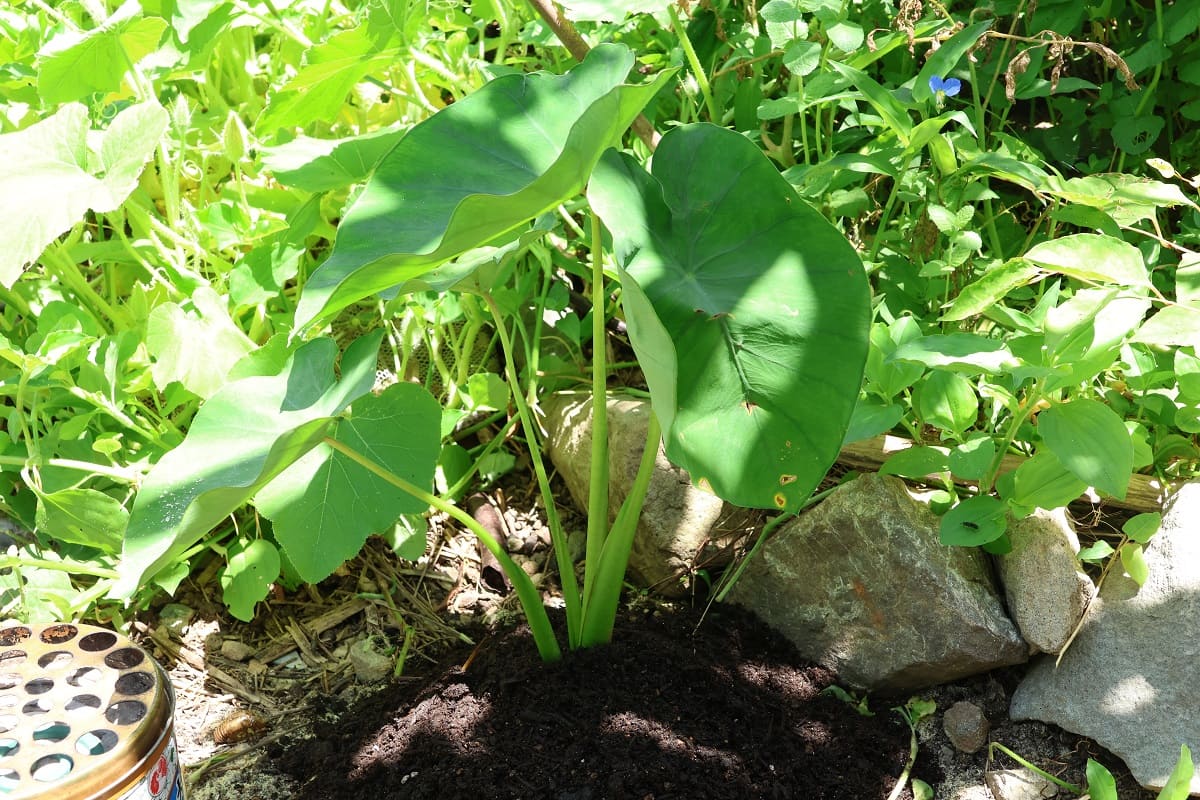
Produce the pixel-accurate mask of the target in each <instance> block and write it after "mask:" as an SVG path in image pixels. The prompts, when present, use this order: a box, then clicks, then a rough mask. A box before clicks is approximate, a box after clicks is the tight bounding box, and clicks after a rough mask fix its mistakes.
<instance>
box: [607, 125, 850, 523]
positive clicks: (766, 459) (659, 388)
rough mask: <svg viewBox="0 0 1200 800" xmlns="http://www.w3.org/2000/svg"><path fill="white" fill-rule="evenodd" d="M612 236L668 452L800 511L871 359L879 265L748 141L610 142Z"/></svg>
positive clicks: (696, 128)
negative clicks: (644, 146)
mask: <svg viewBox="0 0 1200 800" xmlns="http://www.w3.org/2000/svg"><path fill="white" fill-rule="evenodd" d="M588 197H589V200H590V201H591V203H592V207H593V208H594V209H595V210H596V212H597V213H599V214H600V216H601V218H603V220H604V222H605V224H606V225H607V226H608V228H609V230H611V231H612V232H613V238H614V242H615V250H616V254H617V261H618V264H619V266H620V267H621V268H622V275H621V279H622V286H623V293H622V296H623V302H624V307H625V312H626V317H627V320H628V323H629V332H630V339H631V341H632V343H633V347H634V350H635V351H636V352H637V355H638V360H639V361H640V362H641V364H642V367H643V369H644V370H645V373H646V380H647V382H648V384H649V386H650V393H651V398H652V401H653V403H654V409H655V412H656V413H657V414H658V418H659V420H660V421H661V422H662V426H663V431H664V438H665V439H666V447H667V455H668V456H669V457H670V458H671V459H672V460H673V461H674V462H675V463H677V464H679V465H680V466H682V467H684V468H685V469H687V470H688V471H689V472H690V473H691V474H692V477H693V479H695V480H696V481H697V482H699V483H700V484H701V485H705V484H707V485H709V486H710V487H711V488H712V490H713V491H714V492H715V493H716V494H717V495H719V496H720V497H722V498H724V499H726V500H729V501H730V502H733V503H737V504H739V505H744V506H756V507H767V508H769V507H777V508H795V507H797V506H798V505H799V503H800V502H801V501H803V500H804V499H805V498H807V497H808V496H809V494H810V493H811V492H812V490H813V488H814V487H815V486H816V485H817V483H818V482H819V481H820V479H821V477H822V476H823V475H824V474H825V471H826V470H827V469H828V468H829V465H830V464H832V463H833V460H834V458H835V457H836V456H837V453H838V450H839V448H840V446H841V443H842V437H843V434H844V433H845V431H846V427H847V425H848V424H849V420H850V415H851V413H852V412H853V410H854V405H855V401H856V398H857V396H858V390H859V386H860V384H861V382H862V374H863V365H864V363H865V361H866V355H867V341H868V323H869V317H870V308H869V298H868V290H867V279H866V274H865V272H864V270H863V266H862V262H861V261H860V260H859V258H858V256H857V255H856V254H855V252H854V250H853V248H851V246H850V245H849V243H847V241H846V240H845V238H844V237H843V236H842V235H841V234H840V233H838V231H837V230H836V229H835V228H834V227H833V226H832V225H830V224H829V223H828V222H827V221H826V220H825V219H824V218H822V217H821V216H820V215H819V214H818V213H817V212H816V211H814V210H813V209H812V208H810V207H809V206H807V205H806V204H805V203H804V202H803V201H802V200H800V198H799V197H798V196H797V195H796V194H795V192H794V191H793V190H792V188H791V186H790V185H789V184H788V183H787V181H785V180H784V179H783V178H782V177H781V176H780V175H779V174H778V173H777V172H776V170H775V168H774V167H773V166H772V165H771V163H770V162H769V161H768V160H767V158H766V157H765V156H764V155H763V154H762V153H761V152H760V151H759V150H758V148H756V147H755V146H754V145H753V144H752V143H751V142H750V141H748V140H747V139H745V138H743V137H742V136H739V135H738V134H736V133H733V132H732V131H727V130H725V129H723V128H718V127H716V126H713V125H708V124H697V125H686V126H683V127H679V128H676V129H674V130H672V131H671V132H670V133H668V134H667V135H666V136H664V137H663V139H662V142H661V143H660V144H659V147H658V150H657V151H656V152H655V154H654V161H653V167H652V174H647V173H646V172H645V171H644V170H643V169H642V168H641V167H640V166H639V165H638V164H637V162H636V161H634V160H633V159H632V158H630V157H629V156H627V155H623V154H618V153H617V152H615V151H609V152H607V153H605V154H604V156H603V158H601V160H600V163H599V164H598V165H597V167H596V171H595V174H594V175H593V177H592V182H591V185H590V187H589V190H588Z"/></svg>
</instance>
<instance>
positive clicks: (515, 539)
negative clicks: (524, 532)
mask: <svg viewBox="0 0 1200 800" xmlns="http://www.w3.org/2000/svg"><path fill="white" fill-rule="evenodd" d="M524 546H525V540H524V539H522V538H521V537H520V536H510V537H508V538H507V539H505V540H504V549H505V550H507V551H508V552H510V553H519V552H521V548H523V547H524Z"/></svg>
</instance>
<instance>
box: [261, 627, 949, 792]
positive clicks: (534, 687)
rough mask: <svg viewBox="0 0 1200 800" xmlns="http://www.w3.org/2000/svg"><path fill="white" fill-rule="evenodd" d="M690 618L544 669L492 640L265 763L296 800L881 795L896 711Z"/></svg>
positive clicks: (753, 631) (520, 645)
mask: <svg viewBox="0 0 1200 800" xmlns="http://www.w3.org/2000/svg"><path fill="white" fill-rule="evenodd" d="M697 622H698V616H697V615H695V614H694V613H692V612H680V613H669V614H668V613H664V612H662V611H657V612H655V611H650V610H644V611H634V612H630V613H628V614H625V615H623V618H622V620H621V621H620V622H619V624H618V628H617V631H616V634H615V637H614V642H613V643H612V644H611V645H608V646H606V647H603V648H596V649H591V650H585V651H580V652H576V653H568V654H567V655H566V656H565V657H564V659H563V661H562V662H560V663H558V664H554V665H545V664H543V663H541V662H540V661H539V660H538V658H537V655H536V651H535V649H534V647H533V643H532V641H531V639H530V638H529V634H528V632H527V631H524V630H521V629H518V630H515V631H507V632H501V633H496V634H491V635H489V636H487V637H485V638H484V639H483V640H482V642H481V645H480V647H479V648H478V651H477V652H476V654H475V657H474V658H473V659H472V660H471V661H470V663H469V664H468V666H467V668H466V670H463V669H462V668H461V666H454V667H451V668H449V669H446V670H445V671H443V672H442V673H441V674H440V675H438V676H436V677H434V678H433V679H432V680H431V681H429V682H427V683H424V684H421V685H416V686H414V685H413V684H407V685H405V684H401V685H396V686H392V687H389V688H387V689H385V690H383V691H382V692H381V693H378V694H374V695H372V696H370V697H369V698H366V699H363V700H356V701H351V702H350V703H347V704H345V707H344V708H339V709H330V710H331V711H338V712H339V713H336V714H333V713H330V714H326V715H324V717H323V720H324V721H318V722H317V724H316V730H315V733H316V736H315V737H313V738H309V739H300V738H295V739H288V738H285V739H283V740H281V741H280V742H278V743H277V744H275V745H274V746H272V747H271V748H270V750H269V751H268V752H269V755H270V756H271V758H272V759H273V763H274V766H275V768H276V769H277V770H278V771H279V773H280V774H282V775H286V776H289V777H290V778H292V779H294V780H295V781H296V783H297V784H298V785H299V788H298V789H297V790H296V791H295V792H294V793H293V794H292V796H293V797H295V798H298V799H300V800H326V798H329V799H330V800H332V799H333V798H338V800H355V799H356V798H377V797H397V798H439V800H452V799H453V798H497V800H499V799H500V798H517V797H519V798H524V799H525V800H535V799H536V798H547V799H549V800H603V799H604V798H653V800H668V799H669V798H689V799H690V798H696V797H706V798H726V797H727V798H793V797H794V798H806V800H851V798H853V800H875V799H876V798H878V800H883V798H886V797H887V796H888V794H889V792H890V791H891V790H892V788H893V786H894V785H895V783H896V780H897V778H898V776H899V775H900V773H901V770H902V769H903V767H904V763H905V758H906V757H907V754H908V747H909V731H908V728H907V727H906V726H905V724H904V722H903V721H902V720H901V719H900V717H899V716H898V715H896V714H893V713H890V712H882V713H879V714H876V715H875V716H873V717H867V716H862V715H860V714H858V713H857V712H856V711H855V710H854V709H853V708H852V707H851V706H849V705H847V704H846V703H844V702H842V701H840V700H836V699H834V698H832V697H829V696H827V695H822V694H821V690H822V689H824V688H826V687H827V686H829V685H830V684H832V683H833V682H834V676H833V674H832V673H830V672H829V671H828V670H825V669H823V668H821V667H816V666H812V665H806V664H805V663H804V662H803V661H801V660H800V659H799V657H798V656H797V655H796V654H795V652H794V650H792V649H791V648H790V647H789V646H787V645H786V644H785V643H784V642H783V641H782V640H781V639H780V638H779V637H778V636H776V635H775V634H773V633H772V632H771V631H770V630H769V629H767V628H766V627H765V626H764V625H763V624H762V623H761V622H758V621H757V620H755V619H754V618H752V617H750V616H749V615H747V614H745V613H742V612H740V611H738V610H737V609H733V608H721V609H719V610H718V611H716V612H714V613H710V614H709V616H708V617H707V618H706V619H705V620H704V622H703V624H702V625H700V627H699V629H698V630H695V628H696V624H697ZM694 630H695V632H693V631H694ZM463 660H465V655H464V658H463ZM458 663H459V665H461V663H462V661H459V662H458ZM921 777H924V778H925V779H926V780H930V781H932V780H935V779H936V778H937V777H938V776H936V775H922V776H921ZM901 797H904V798H911V794H909V793H908V791H907V790H905V792H904V794H902V795H901Z"/></svg>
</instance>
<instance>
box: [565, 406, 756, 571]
mask: <svg viewBox="0 0 1200 800" xmlns="http://www.w3.org/2000/svg"><path fill="white" fill-rule="evenodd" d="M542 408H543V411H544V412H545V414H546V417H545V427H546V431H547V450H548V451H549V455H550V458H551V460H552V461H553V462H554V466H555V468H557V469H558V471H559V474H560V475H562V478H563V481H564V482H565V483H566V484H567V489H568V490H569V491H570V493H571V498H572V499H573V500H574V502H575V505H576V506H577V507H578V508H579V509H581V510H584V511H586V510H587V505H588V482H589V480H590V479H591V474H592V464H591V457H592V456H591V454H592V401H591V397H590V396H589V395H574V394H559V395H552V396H551V397H549V398H547V399H546V400H545V401H544V402H543V404H542ZM649 415H650V403H649V402H648V401H646V400H640V399H634V398H621V397H610V398H608V463H609V467H608V470H609V492H608V504H609V516H610V521H611V518H613V517H615V516H616V514H617V509H619V508H620V507H621V503H622V502H624V500H625V498H626V497H627V496H628V495H629V489H630V487H631V486H633V479H634V476H635V475H637V470H638V464H639V463H640V461H641V458H642V450H643V448H644V447H645V443H646V428H647V426H648V424H649V419H650V416H649ZM753 516H754V512H750V511H747V510H745V509H739V508H736V507H734V506H730V505H728V504H727V503H725V502H724V501H722V500H721V499H720V498H719V497H716V496H715V495H712V494H710V493H708V492H705V491H703V490H702V489H699V488H697V487H695V486H693V485H692V479H691V476H689V475H688V473H687V471H686V470H684V469H680V468H679V467H676V466H675V465H674V464H672V463H671V462H670V461H668V460H667V457H666V455H665V454H664V453H663V451H662V447H661V445H660V447H659V451H658V458H657V460H656V461H655V465H654V474H653V476H652V477H651V479H650V488H649V490H648V491H647V493H646V502H645V505H644V506H643V507H642V516H641V519H640V520H639V521H638V531H637V535H636V536H635V537H634V540H633V549H632V551H631V552H630V554H629V572H630V577H631V578H632V579H633V580H634V581H636V582H637V583H638V584H639V585H641V586H647V587H650V588H652V589H654V590H656V591H658V592H659V593H661V594H665V595H682V594H684V593H686V592H687V590H688V588H689V586H688V581H689V579H690V577H691V576H692V574H693V573H694V572H695V570H696V569H697V568H699V567H705V566H712V565H716V564H725V563H728V561H729V555H730V554H729V552H728V544H729V542H730V539H731V538H732V537H734V536H735V535H738V534H741V533H743V531H744V529H745V528H746V526H747V524H748V520H750V519H752V518H753Z"/></svg>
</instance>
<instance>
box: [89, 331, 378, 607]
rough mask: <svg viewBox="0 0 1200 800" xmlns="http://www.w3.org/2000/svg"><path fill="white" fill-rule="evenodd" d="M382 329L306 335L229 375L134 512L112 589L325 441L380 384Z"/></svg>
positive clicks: (185, 543) (132, 587)
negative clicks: (278, 358) (264, 363)
mask: <svg viewBox="0 0 1200 800" xmlns="http://www.w3.org/2000/svg"><path fill="white" fill-rule="evenodd" d="M381 338H382V331H378V332H376V333H373V334H369V335H367V336H364V337H362V338H361V339H359V340H358V341H356V342H355V343H354V344H352V345H350V347H349V348H347V350H346V353H345V355H344V356H343V358H342V362H341V375H342V379H341V381H336V380H335V379H334V369H333V367H334V363H333V362H334V356H335V355H336V354H337V345H335V344H334V342H333V340H332V339H324V338H322V339H314V340H313V341H311V342H307V343H306V344H304V345H301V347H300V348H299V349H298V350H297V351H296V352H295V354H294V355H293V356H292V357H291V358H290V359H288V361H287V362H286V363H285V365H284V367H283V369H282V371H280V372H278V373H277V374H273V375H254V376H252V377H247V378H241V379H239V380H234V381H230V382H229V383H226V384H225V385H224V386H223V387H221V389H220V390H218V391H217V393H216V394H214V395H213V396H212V397H210V398H209V399H208V402H206V403H205V404H204V406H203V407H202V408H201V409H200V411H198V412H197V413H196V416H195V418H194V419H193V420H192V426H191V429H190V430H189V431H188V435H187V438H186V439H184V441H183V444H181V445H179V446H178V447H176V448H175V449H174V450H172V451H171V452H169V453H167V454H166V455H165V456H163V457H162V459H161V460H160V461H159V462H158V463H157V464H156V465H155V466H154V469H153V470H151V471H150V475H149V476H148V477H147V478H146V482H145V483H144V484H143V485H142V488H141V490H140V491H139V492H138V496H137V499H136V500H135V501H134V504H133V511H132V512H130V518H129V527H128V528H127V529H126V532H125V546H124V548H123V550H122V553H121V578H120V580H118V581H117V583H116V584H115V585H114V586H113V589H112V596H114V597H122V598H128V597H132V596H133V594H134V592H136V591H137V590H138V588H139V586H140V585H141V582H142V578H143V576H145V575H147V574H152V573H153V572H154V571H155V570H157V569H159V568H161V567H163V566H165V565H167V564H169V563H170V562H171V561H172V560H174V559H175V558H177V557H178V556H179V555H181V554H182V553H183V552H184V551H185V550H187V549H188V548H189V547H191V546H192V545H193V544H195V543H196V542H197V541H199V540H200V539H201V538H202V537H203V536H204V535H205V534H206V533H208V532H209V531H210V530H212V529H213V528H214V527H216V526H217V525H218V524H219V523H220V522H221V520H223V519H225V517H227V516H228V515H229V514H230V513H232V512H233V511H234V510H235V509H236V508H238V507H239V506H241V505H242V504H243V503H245V502H246V501H247V500H249V499H250V498H251V497H253V496H254V493H255V492H257V491H258V490H259V489H260V488H261V487H262V486H264V485H266V484H267V483H268V482H269V481H270V480H271V479H272V478H274V477H275V476H276V475H278V474H279V473H280V472H282V471H283V470H284V469H286V468H287V467H288V466H289V465H290V464H292V463H293V462H295V461H296V460H297V459H299V458H300V457H301V456H302V455H304V453H306V452H308V451H309V450H311V449H312V448H314V447H316V446H317V445H318V444H320V442H321V440H322V439H323V438H324V437H325V435H326V433H327V431H328V429H329V427H330V423H331V421H332V419H333V417H334V415H336V414H338V413H340V412H341V411H342V410H343V409H344V408H346V406H347V405H349V404H350V402H351V401H352V400H354V399H355V398H357V397H359V396H361V395H363V394H365V393H367V392H368V391H370V389H371V386H372V385H373V384H374V382H375V365H376V361H377V359H378V353H379V342H380V339H381Z"/></svg>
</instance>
